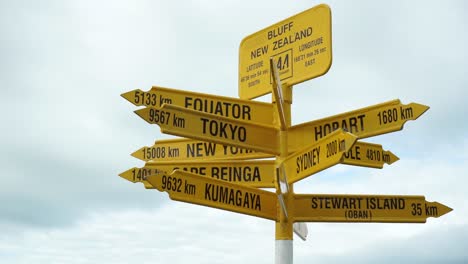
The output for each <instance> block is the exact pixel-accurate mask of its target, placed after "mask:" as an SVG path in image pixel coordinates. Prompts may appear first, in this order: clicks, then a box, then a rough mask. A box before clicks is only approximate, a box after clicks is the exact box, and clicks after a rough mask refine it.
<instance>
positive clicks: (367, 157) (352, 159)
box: [341, 141, 399, 169]
mask: <svg viewBox="0 0 468 264" xmlns="http://www.w3.org/2000/svg"><path fill="white" fill-rule="evenodd" d="M397 160H399V158H398V157H397V156H395V154H393V153H392V152H390V151H385V150H383V148H382V145H379V144H372V143H367V142H362V141H357V142H356V143H354V145H353V147H352V148H351V149H350V150H348V152H346V153H345V154H344V155H343V161H342V162H341V163H342V164H346V165H354V166H361V167H369V168H378V169H381V168H383V165H384V163H386V164H389V165H390V164H392V163H394V162H395V161H397Z"/></svg>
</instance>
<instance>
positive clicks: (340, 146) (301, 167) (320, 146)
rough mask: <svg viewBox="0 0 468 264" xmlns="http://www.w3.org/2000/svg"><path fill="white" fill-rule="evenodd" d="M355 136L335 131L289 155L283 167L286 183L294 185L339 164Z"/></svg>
mask: <svg viewBox="0 0 468 264" xmlns="http://www.w3.org/2000/svg"><path fill="white" fill-rule="evenodd" d="M355 141H356V136H354V135H353V134H350V133H348V132H344V131H342V130H337V131H335V132H333V133H331V134H330V135H328V136H326V137H325V138H323V139H321V140H319V141H318V142H316V143H314V144H312V145H309V146H307V147H305V148H303V149H301V150H299V151H297V152H295V153H293V154H291V155H289V156H288V157H287V158H286V159H285V161H284V165H285V168H286V175H287V180H288V183H290V184H291V183H294V182H296V181H299V180H301V179H303V178H305V177H307V176H309V175H312V174H314V173H317V172H319V171H321V170H324V169H327V168H329V167H331V166H333V165H336V164H338V163H340V161H341V160H342V157H343V154H344V153H345V152H347V151H348V150H349V149H350V148H351V147H352V145H353V144H354V142H355Z"/></svg>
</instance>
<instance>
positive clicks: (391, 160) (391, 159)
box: [385, 151, 400, 165]
mask: <svg viewBox="0 0 468 264" xmlns="http://www.w3.org/2000/svg"><path fill="white" fill-rule="evenodd" d="M386 152H387V153H386V154H387V155H388V157H389V158H388V160H385V163H387V164H388V165H390V164H393V163H395V162H397V161H399V160H400V158H399V157H397V156H396V155H395V154H393V153H392V152H391V151H386Z"/></svg>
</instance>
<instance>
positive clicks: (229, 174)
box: [120, 160, 275, 188]
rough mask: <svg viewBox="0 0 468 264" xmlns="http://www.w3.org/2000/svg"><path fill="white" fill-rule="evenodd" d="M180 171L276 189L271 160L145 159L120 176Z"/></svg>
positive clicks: (141, 176) (130, 177) (142, 178)
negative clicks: (140, 164) (154, 160)
mask: <svg viewBox="0 0 468 264" xmlns="http://www.w3.org/2000/svg"><path fill="white" fill-rule="evenodd" d="M174 170H183V171H187V172H190V173H193V174H197V175H201V176H207V177H210V178H213V179H218V180H222V181H227V182H233V183H238V184H241V185H244V186H250V187H256V188H275V180H274V173H275V161H274V160H245V161H244V160H238V161H236V160H230V161H221V160H218V161H171V162H148V163H146V164H145V166H144V167H143V168H131V169H129V170H127V171H125V172H122V173H121V174H120V176H121V177H122V178H124V179H127V180H129V181H131V182H134V183H135V182H142V183H143V184H145V185H147V181H146V178H147V177H148V176H149V175H155V174H161V175H162V174H171V173H172V172H173V171H174Z"/></svg>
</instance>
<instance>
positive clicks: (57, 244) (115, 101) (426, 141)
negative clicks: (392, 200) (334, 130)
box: [0, 0, 468, 263]
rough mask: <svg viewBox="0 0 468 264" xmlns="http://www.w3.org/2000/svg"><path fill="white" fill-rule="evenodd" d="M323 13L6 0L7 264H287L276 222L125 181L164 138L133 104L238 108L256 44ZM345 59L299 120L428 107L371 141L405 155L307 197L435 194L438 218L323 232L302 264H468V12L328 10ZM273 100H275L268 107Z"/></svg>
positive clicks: (294, 7)
mask: <svg viewBox="0 0 468 264" xmlns="http://www.w3.org/2000/svg"><path fill="white" fill-rule="evenodd" d="M320 3H322V2H318V1H276V0H270V1H256V2H248V3H247V2H246V1H243V2H241V1H234V0H231V1H206V0H199V1H172V2H169V1H119V0H117V1H41V2H39V1H27V0H19V1H6V0H1V1H0V38H1V41H0V58H1V60H0V87H1V88H0V89H1V92H2V96H0V110H1V111H0V117H1V120H2V123H1V126H2V129H1V133H0V135H1V136H0V165H1V168H2V173H1V174H0V179H1V184H0V263H187V262H191V263H238V262H243V263H273V261H274V250H275V249H274V246H275V241H274V229H275V225H274V223H273V222H272V221H270V220H265V219H261V218H256V217H252V216H247V215H242V214H238V213H233V212H229V211H222V210H219V209H212V208H207V207H202V206H198V205H193V204H186V203H180V202H176V201H172V200H170V199H169V197H168V195H167V194H166V193H161V192H158V191H156V190H146V189H144V188H143V186H142V184H140V183H136V184H133V183H130V182H128V181H126V180H124V179H122V178H121V177H119V176H118V174H119V173H121V172H123V171H126V170H127V169H129V168H132V167H142V166H143V165H144V163H143V162H142V161H139V160H137V159H135V158H133V157H131V156H130V154H131V153H132V152H134V151H135V150H137V149H139V148H141V147H142V146H149V145H151V144H152V143H153V142H154V140H156V139H167V138H173V137H172V136H169V135H165V134H162V133H161V132H160V130H159V128H158V127H157V126H154V125H149V124H148V123H146V122H144V121H143V120H142V119H141V118H139V117H138V116H137V115H135V114H134V113H133V111H134V110H136V109H137V108H136V107H135V106H133V105H132V104H130V103H129V102H127V101H126V100H125V99H123V98H122V97H121V96H120V94H122V93H124V92H127V91H130V90H133V89H137V88H139V89H142V90H145V91H147V90H149V89H150V88H151V86H152V85H159V86H163V87H170V88H174V89H182V90H188V91H195V92H204V93H210V94H215V95H222V96H231V97H237V96H238V51H239V44H240V42H241V40H242V39H243V38H244V37H246V36H247V35H250V34H252V33H254V32H256V31H258V30H261V29H263V28H265V27H267V26H269V25H271V24H274V23H276V22H278V21H281V20H283V19H285V18H287V17H290V16H292V15H294V14H297V13H299V12H301V11H304V10H306V9H309V8H311V7H313V6H315V5H318V4H320ZM323 3H326V4H328V5H329V6H330V8H331V12H332V35H333V37H332V50H333V63H332V66H331V68H330V70H329V72H328V73H327V74H325V75H324V76H321V77H319V78H316V79H312V80H308V81H306V82H304V83H301V84H298V85H295V86H294V87H293V105H292V123H293V124H299V123H302V122H308V121H311V120H314V119H318V118H322V117H326V116H329V115H334V114H338V113H341V112H345V111H350V110H354V109H358V108H362V107H366V106H370V105H374V104H377V103H382V102H385V101H389V100H393V99H400V100H401V101H402V102H403V103H404V104H407V103H411V102H417V103H420V104H424V105H428V106H430V109H429V110H428V111H427V112H426V113H425V114H424V115H422V116H421V117H420V118H419V119H418V120H416V121H410V122H408V123H406V124H405V127H404V129H403V130H402V131H399V132H394V133H391V134H386V135H381V136H377V137H372V138H369V139H366V141H368V142H374V143H378V144H382V145H383V147H384V149H386V150H391V151H392V152H393V153H394V154H396V155H397V156H398V157H399V158H400V160H399V161H398V162H396V163H394V164H392V165H385V167H384V168H383V169H381V170H379V169H370V168H362V167H352V166H345V165H337V166H335V167H333V168H331V169H328V170H325V171H322V172H320V173H318V174H316V175H313V176H311V177H308V178H306V179H304V180H302V181H301V182H299V183H297V184H295V189H294V190H295V191H296V192H297V193H326V194H327V193H328V194H345V193H349V194H401V195H424V196H425V197H426V200H428V201H438V202H440V203H443V204H445V205H447V206H449V207H451V208H453V209H454V210H453V211H452V212H450V213H449V214H447V215H444V216H442V217H440V218H437V219H434V218H429V219H428V221H427V223H425V224H381V223H363V224H355V223H309V224H308V230H309V236H308V239H307V241H302V240H300V239H299V238H298V237H296V236H295V237H294V263H342V262H345V261H348V262H351V263H354V262H358V261H359V262H361V263H375V262H377V261H378V262H380V263H395V262H398V263H441V262H443V263H466V262H468V253H467V251H466V248H465V246H464V245H466V243H467V242H468V220H467V219H468V204H467V203H466V202H465V200H466V199H467V198H468V195H467V194H466V186H467V185H468V180H467V179H466V178H465V177H466V175H467V171H468V165H467V164H468V134H467V132H466V131H468V125H467V124H468V123H467V122H466V120H467V118H466V117H467V116H468V107H467V106H466V103H465V101H466V98H468V89H466V88H467V86H468V75H467V74H466V73H467V70H466V69H468V52H467V51H466V47H468V16H466V13H467V12H468V4H467V3H466V2H464V1H386V2H383V1H352V2H351V1H325V2H323ZM256 100H259V101H266V102H269V101H270V100H271V96H264V97H262V98H259V99H256Z"/></svg>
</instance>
